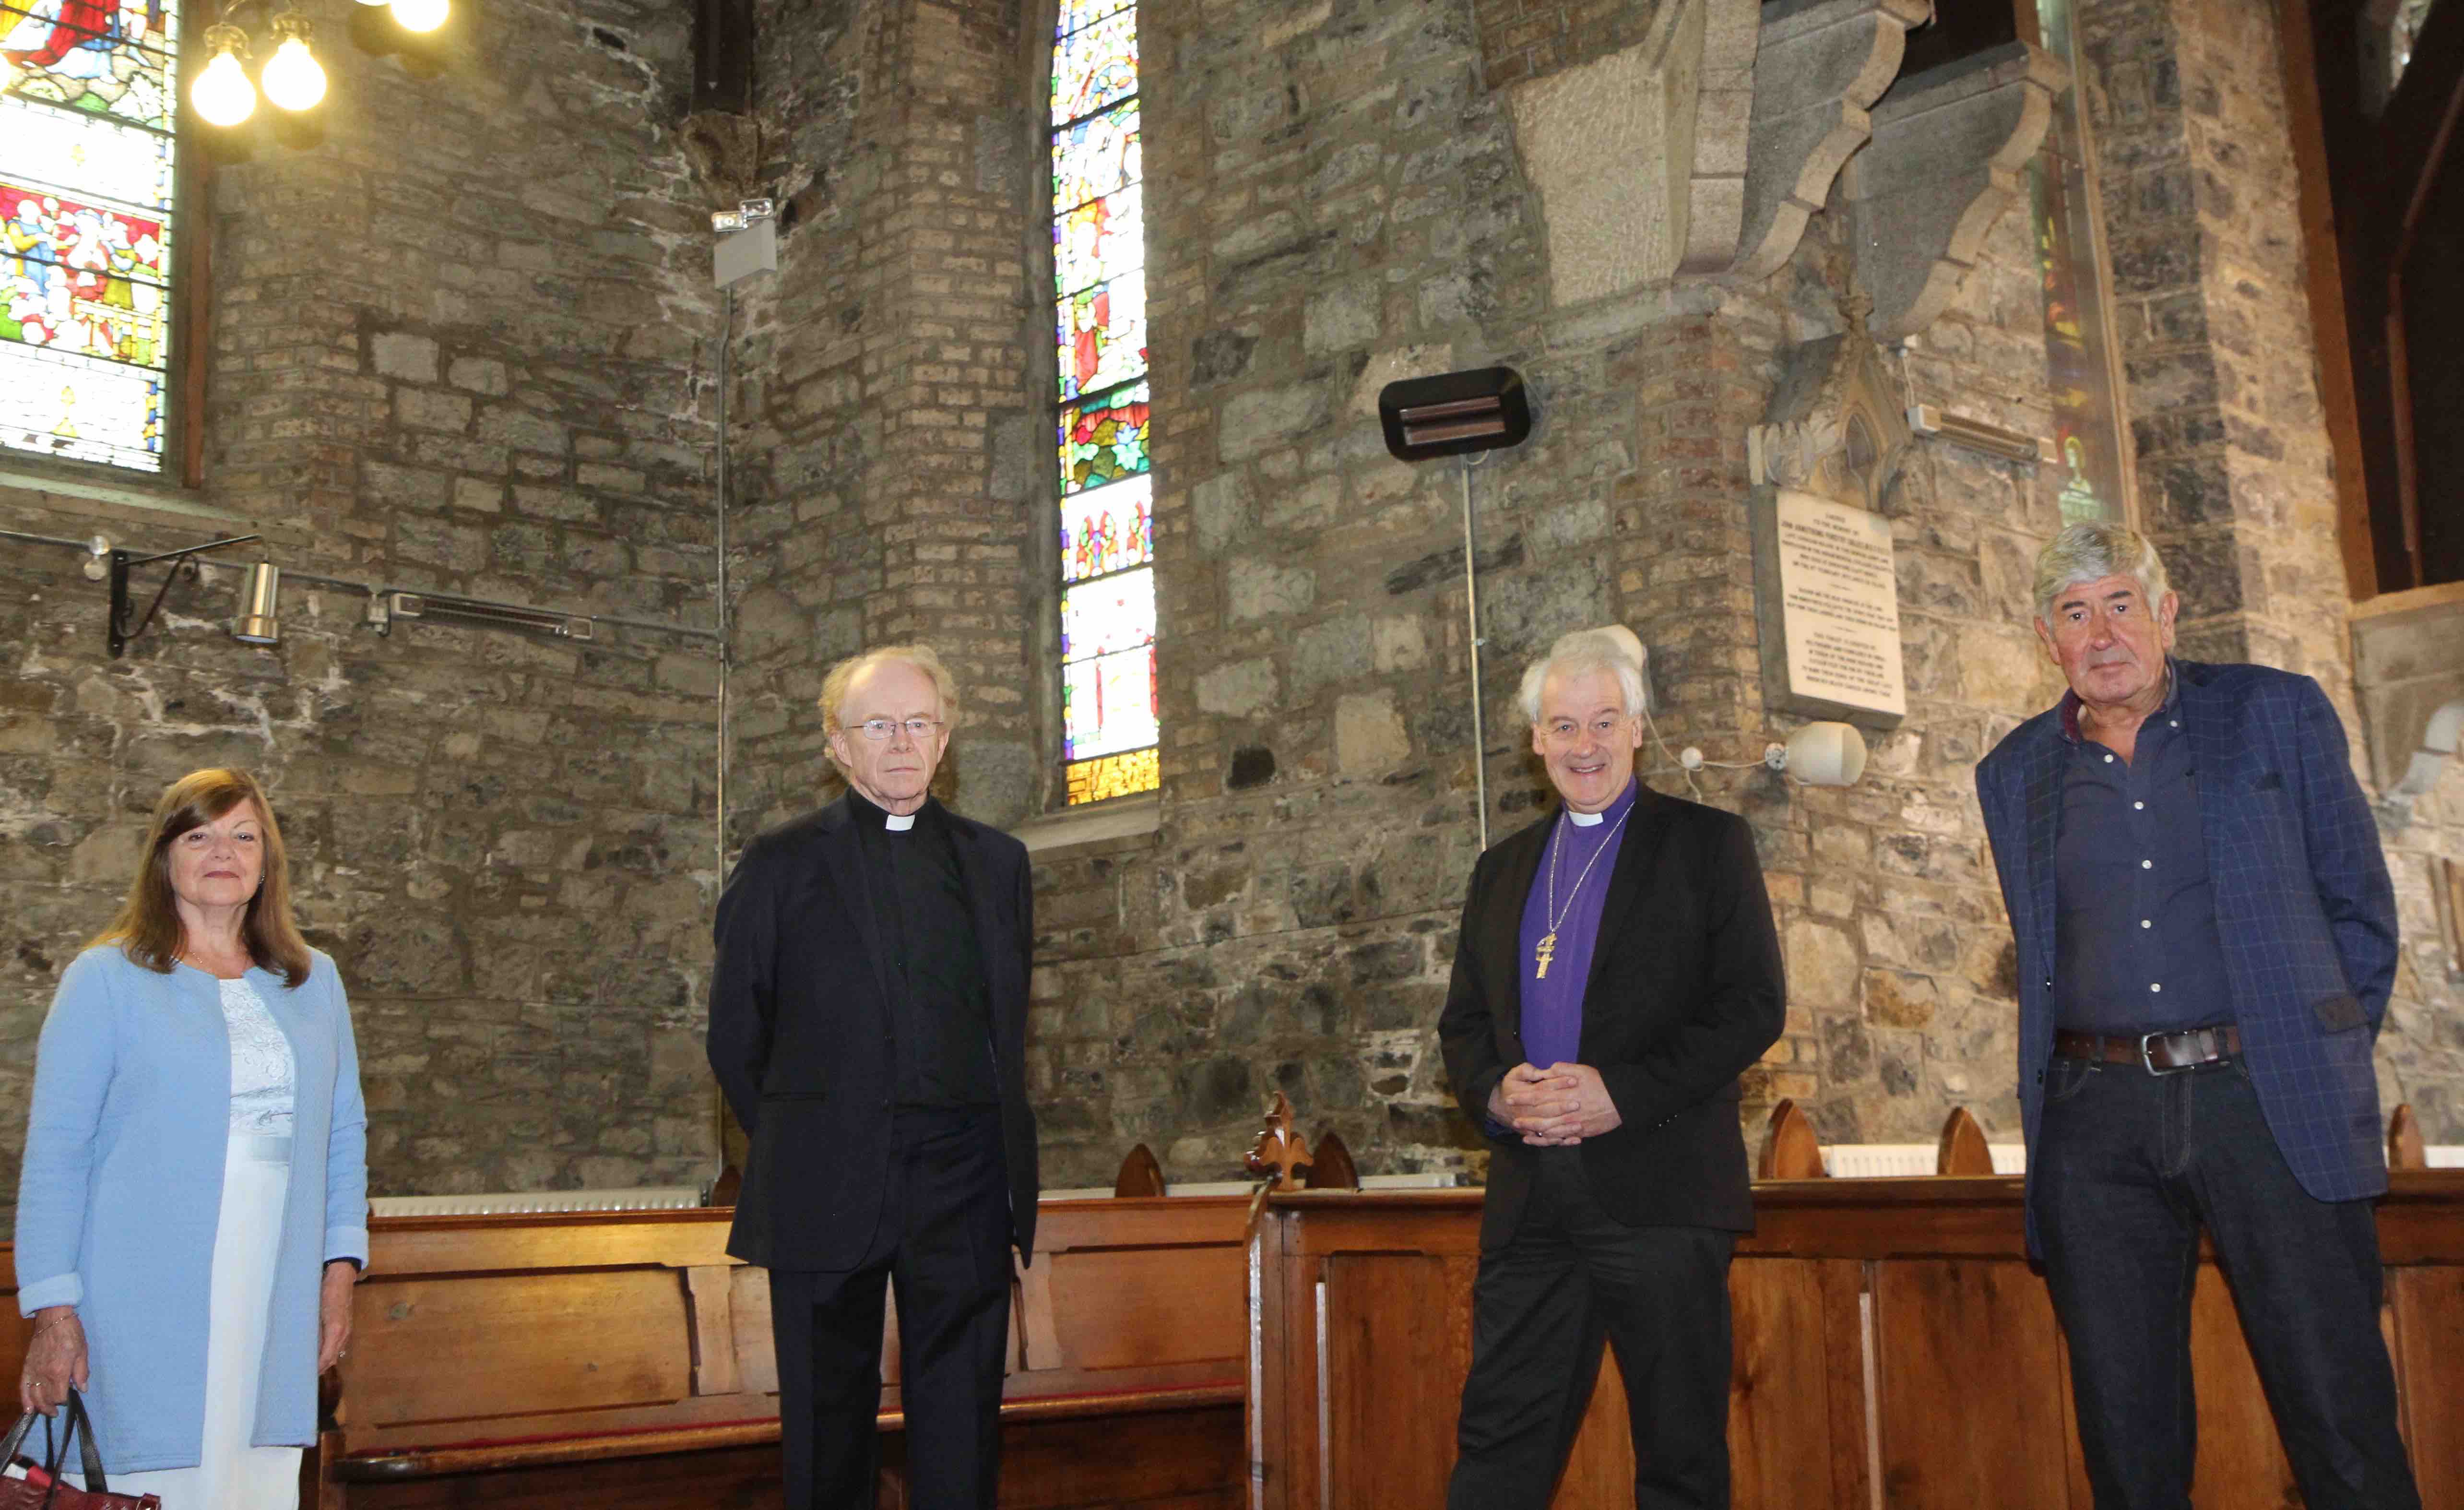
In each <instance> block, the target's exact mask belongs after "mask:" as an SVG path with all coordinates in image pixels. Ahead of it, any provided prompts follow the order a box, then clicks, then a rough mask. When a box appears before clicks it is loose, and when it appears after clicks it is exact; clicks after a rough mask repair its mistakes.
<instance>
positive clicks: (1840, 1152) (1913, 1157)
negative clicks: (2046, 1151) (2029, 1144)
mask: <svg viewBox="0 0 2464 1510" xmlns="http://www.w3.org/2000/svg"><path fill="white" fill-rule="evenodd" d="M1987 1151H1988V1152H1990V1153H1991V1154H1992V1155H1993V1172H1994V1173H1995V1174H2017V1173H2020V1172H2021V1171H2022V1170H2024V1169H2026V1168H2027V1166H2028V1151H2027V1148H2026V1146H2025V1145H2023V1144H2015V1143H1997V1144H1987ZM1940 1158H1941V1154H1940V1151H1939V1150H1938V1149H1937V1147H1936V1145H1934V1144H1929V1143H1835V1144H1826V1145H1825V1146H1824V1148H1823V1150H1822V1167H1823V1169H1824V1170H1825V1171H1826V1172H1828V1173H1829V1174H1830V1175H1831V1176H1832V1177H1833V1178H1834V1179H1838V1180H1882V1179H1906V1178H1907V1177H1909V1176H1911V1175H1920V1174H1931V1173H1933V1170H1934V1165H1935V1164H1936V1163H1937V1162H1938V1161H1939V1160H1940Z"/></svg>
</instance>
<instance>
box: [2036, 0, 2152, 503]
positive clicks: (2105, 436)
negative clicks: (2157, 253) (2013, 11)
mask: <svg viewBox="0 0 2464 1510" xmlns="http://www.w3.org/2000/svg"><path fill="white" fill-rule="evenodd" d="M2020 3H2022V4H2025V3H2029V0H2020ZM2034 5H2035V11H2036V23H2037V31H2038V34H2039V35H2040V36H2041V37H2042V38H2043V45H2044V47H2045V49H2046V50H2047V51H2049V52H2051V53H2053V54H2054V56H2057V57H2059V58H2061V59H2062V60H2063V61H2064V62H2066V63H2068V64H2069V65H2070V66H2071V71H2072V78H2080V77H2083V76H2082V74H2081V72H2080V66H2079V57H2078V56H2076V49H2075V48H2074V46H2073V39H2072V29H2071V8H2072V0H2034ZM2085 131H2086V122H2084V121H2082V120H2081V119H2080V110H2079V92H2078V90H2077V89H2076V88H2070V89H2065V90H2063V91H2062V93H2061V96H2060V97H2059V99H2058V100H2057V101H2056V103H2055V107H2054V122H2053V127H2052V130H2051V131H2050V132H2049V133H2048V135H2047V138H2046V143H2045V150H2044V151H2042V152H2039V153H2038V154H2036V156H2035V159H2034V160H2033V161H2032V162H2030V163H2029V165H2028V203H2029V211H2030V217H2031V223H2032V229H2033V230H2034V232H2035V239H2036V271H2037V276H2038V278H2039V279H2040V281H2041V283H2042V286H2043V290H2044V309H2045V366H2046V381H2047V383H2048V385H2049V387H2050V388H2051V389H2052V395H2053V401H2054V438H2055V441H2056V443H2057V446H2058V447H2059V448H2060V452H2061V465H2062V487H2061V495H2060V504H2061V511H2062V518H2063V519H2064V520H2065V521H2079V520H2088V521H2095V520H2115V521H2119V520H2122V519H2123V518H2124V517H2125V513H2124V505H2123V499H2124V496H2125V494H2126V492H2127V482H2126V474H2127V469H2128V467H2129V457H2128V456H2127V455H2125V453H2124V451H2123V444H2122V426H2121V424H2120V422H2119V420H2118V418H2117V415H2116V409H2115V404H2114V393H2115V388H2116V385H2115V383H2114V376H2113V370H2112V366H2111V360H2112V359H2111V356H2110V354H2109V350H2110V348H2109V346H2108V342H2109V340H2110V335H2109V331H2110V322H2108V321H2107V319H2106V313H2107V307H2108V305H2107V296H2106V293H2105V288H2104V282H2103V278H2102V277H2101V274H2100V271H2099V267H2098V255H2097V247H2098V239H2097V233H2096V220H2095V216H2094V214H2093V213H2092V211H2093V201H2092V199H2091V197H2090V195H2091V193H2092V189H2091V186H2090V184H2089V181H2088V154H2087V152H2086V151H2085V150H2084V142H2085Z"/></svg>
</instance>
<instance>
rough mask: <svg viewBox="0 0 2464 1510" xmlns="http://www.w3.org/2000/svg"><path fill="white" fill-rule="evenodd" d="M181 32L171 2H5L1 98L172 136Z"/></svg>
mask: <svg viewBox="0 0 2464 1510" xmlns="http://www.w3.org/2000/svg"><path fill="white" fill-rule="evenodd" d="M178 27H179V8H178V6H177V5H176V4H175V3H174V0H0V93H7V94H11V95H20V96H23V97H25V98H26V99H29V100H51V101H53V102H55V103H57V104H63V105H67V106H70V107H71V108H73V109H76V110H80V111H85V112H88V113H92V114H98V115H110V116H116V117H118V118H119V119H121V120H122V121H133V122H138V123H139V124H142V125H148V126H152V127H154V128H155V129H156V130H159V131H169V130H170V129H171V128H172V125H173V116H174V113H175V110H176V104H175V96H174V93H173V87H172V78H173V75H174V71H175V70H174V65H173V62H172V49H171V38H172V37H173V36H175V35H177V34H178ZM12 155H13V154H12Z"/></svg>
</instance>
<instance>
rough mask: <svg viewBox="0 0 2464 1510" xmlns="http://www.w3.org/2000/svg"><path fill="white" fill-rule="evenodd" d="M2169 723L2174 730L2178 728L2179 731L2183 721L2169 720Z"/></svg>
mask: <svg viewBox="0 0 2464 1510" xmlns="http://www.w3.org/2000/svg"><path fill="white" fill-rule="evenodd" d="M2167 722H2169V723H2170V724H2171V725H2172V726H2173V727H2174V728H2177V729H2178V728H2180V727H2181V726H2182V721H2181V720H2179V719H2169V720H2167Z"/></svg>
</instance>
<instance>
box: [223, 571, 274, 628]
mask: <svg viewBox="0 0 2464 1510" xmlns="http://www.w3.org/2000/svg"><path fill="white" fill-rule="evenodd" d="M281 596H282V568H281V567H280V566H275V564H274V563H273V562H270V561H260V562H258V563H257V564H256V565H255V566H251V567H249V568H248V581H247V582H245V583H243V584H242V585H241V587H240V591H239V602H240V610H239V617H237V618H235V619H233V620H231V638H233V639H235V640H237V641H239V642H240V643H241V644H243V645H271V644H274V643H275V642H276V641H277V640H279V639H281V638H282V628H281V626H280V625H279V624H277V623H276V622H275V613H276V611H277V608H278V605H279V600H280V598H281Z"/></svg>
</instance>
